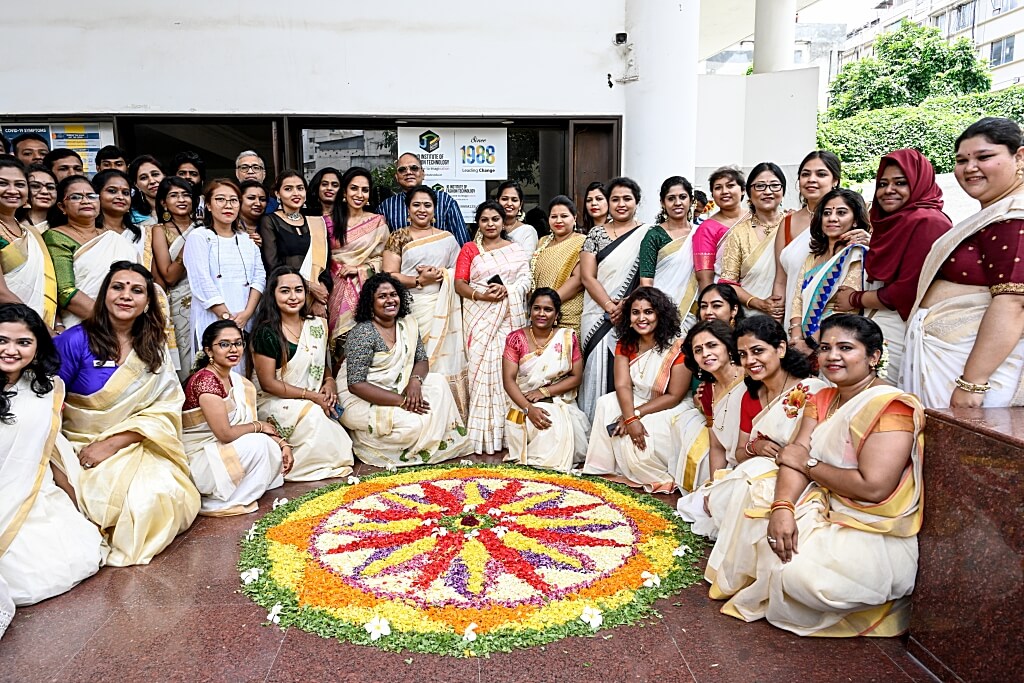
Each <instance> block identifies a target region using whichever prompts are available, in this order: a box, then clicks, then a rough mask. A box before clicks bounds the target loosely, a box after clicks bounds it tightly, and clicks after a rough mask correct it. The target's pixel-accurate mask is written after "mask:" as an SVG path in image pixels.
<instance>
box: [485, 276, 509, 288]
mask: <svg viewBox="0 0 1024 683" xmlns="http://www.w3.org/2000/svg"><path fill="white" fill-rule="evenodd" d="M487 284H489V285H501V286H502V287H504V286H505V283H504V282H502V281H501V276H500V275H495V276H493V277H492V278H491V279H490V280H488V281H487Z"/></svg>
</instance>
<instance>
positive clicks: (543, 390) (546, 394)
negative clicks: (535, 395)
mask: <svg viewBox="0 0 1024 683" xmlns="http://www.w3.org/2000/svg"><path fill="white" fill-rule="evenodd" d="M537 391H539V392H540V393H541V394H543V395H544V398H551V392H550V391H548V388H547V387H541V388H540V389H538V390H537Z"/></svg>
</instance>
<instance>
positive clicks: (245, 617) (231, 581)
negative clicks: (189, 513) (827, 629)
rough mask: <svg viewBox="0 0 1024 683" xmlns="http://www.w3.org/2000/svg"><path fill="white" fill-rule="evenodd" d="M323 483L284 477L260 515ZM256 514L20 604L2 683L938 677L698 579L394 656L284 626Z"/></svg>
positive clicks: (1, 644)
mask: <svg viewBox="0 0 1024 683" xmlns="http://www.w3.org/2000/svg"><path fill="white" fill-rule="evenodd" d="M487 460H492V461H493V460H495V458H488V459H487ZM370 471H373V468H369V467H366V466H360V467H359V468H357V474H365V473H369V472H370ZM319 485H322V484H312V483H310V484H298V483H296V484H287V485H286V486H285V487H284V488H283V489H277V490H275V491H272V492H271V494H270V495H268V496H266V497H265V498H264V499H263V500H262V501H261V502H260V511H261V512H266V511H267V510H269V509H270V505H271V502H272V501H273V499H274V498H275V497H288V498H292V497H294V496H297V495H301V494H302V493H304V492H305V491H308V490H310V489H313V488H316V487H317V486H319ZM666 502H670V501H669V500H667V501H666ZM256 517H257V516H256V515H245V516H241V517H233V518H225V519H211V518H200V519H199V520H197V521H196V523H195V524H194V525H193V526H192V528H191V529H189V530H188V531H187V532H186V533H184V534H182V535H181V536H179V537H178V538H177V539H175V541H174V543H173V544H172V545H171V546H170V547H169V548H168V549H167V550H165V551H164V552H163V553H162V554H161V555H159V556H158V557H157V558H156V559H155V560H154V561H153V562H152V564H150V565H148V566H145V567H128V568H109V567H108V568H104V569H102V570H101V571H100V572H99V573H98V574H97V575H96V576H94V577H92V578H91V579H88V580H87V581H85V582H84V583H82V584H81V585H80V586H78V587H77V588H75V589H74V590H72V591H71V592H70V593H67V594H65V595H61V596H58V597H56V598H53V599H51V600H47V601H45V602H43V603H41V604H39V605H34V606H32V607H26V608H23V609H19V610H18V613H17V615H16V616H15V618H14V622H13V623H12V624H11V626H10V628H9V629H8V631H7V634H6V635H5V636H4V638H3V640H0V681H5V682H6V681H12V682H13V681H17V682H19V683H22V682H27V681H89V682H93V681H117V682H119V683H128V682H133V681H188V682H190V683H191V682H199V681H346V682H352V683H356V682H358V683H362V682H367V683H369V682H375V681H381V682H385V681H386V682H388V683H402V682H405V681H409V682H417V683H419V682H421V681H423V682H428V681H429V682H430V683H461V682H463V681H466V682H469V681H480V682H485V681H494V682H495V683H497V682H499V681H510V682H511V681H515V682H517V683H525V682H534V681H536V682H540V681H558V682H566V683H568V682H571V681H588V682H589V681H604V682H607V683H611V682H614V681H657V682H658V683H674V682H675V681H722V682H726V683H743V682H746V681H750V682H755V681H756V682H759V683H769V682H771V681H786V682H789V681H802V682H809V681H853V682H855V683H859V682H862V681H863V682H867V681H885V682H888V681H928V680H931V678H930V677H929V676H928V674H927V673H926V672H925V671H924V670H923V669H921V668H919V667H918V665H917V664H916V663H915V661H914V660H913V659H911V658H910V657H909V656H908V655H907V654H906V650H905V648H904V645H903V643H902V642H901V641H900V640H896V639H869V638H859V639H850V640H825V639H815V638H798V637H796V636H793V635H791V634H789V633H786V632H784V631H780V630H778V629H776V628H773V627H771V626H769V625H767V624H765V623H763V622H761V623H754V624H745V623H742V622H740V621H737V620H735V619H732V618H730V617H726V616H723V615H721V614H719V612H718V610H717V607H716V604H715V603H714V602H713V601H710V600H709V599H708V597H707V589H706V587H705V586H703V585H696V586H693V587H691V588H689V589H687V590H686V591H684V592H683V593H682V594H680V595H678V596H676V597H675V598H673V599H669V600H663V601H661V602H660V603H658V604H657V607H658V610H659V612H660V613H661V618H650V619H648V620H646V621H645V622H643V623H641V624H638V625H636V626H631V627H619V628H615V629H611V630H607V631H600V632H599V633H598V634H597V635H596V636H595V637H592V638H571V639H566V640H561V641H558V642H555V643H552V644H550V645H548V646H546V647H541V648H534V649H530V650H520V651H517V652H514V653H509V654H495V655H491V656H490V657H488V658H478V659H451V658H442V657H435V656H430V655H421V654H409V653H390V652H383V651H380V650H377V649H375V648H370V647H360V646H355V645H347V644H341V643H338V642H335V641H330V640H325V639H322V638H319V637H317V636H313V635H310V634H308V633H304V632H302V631H298V630H295V629H289V630H287V631H283V630H281V629H280V628H275V627H270V626H268V625H267V623H266V621H265V618H266V610H264V609H262V608H260V607H258V606H256V605H255V604H253V603H251V602H249V600H248V599H247V598H246V597H245V596H243V595H241V594H240V593H238V592H237V591H238V586H239V580H238V572H237V570H236V568H235V563H236V562H237V560H238V547H237V541H238V539H239V538H240V537H241V535H242V534H243V533H244V532H245V530H246V529H248V527H249V525H250V524H252V522H253V521H254V520H255V519H256Z"/></svg>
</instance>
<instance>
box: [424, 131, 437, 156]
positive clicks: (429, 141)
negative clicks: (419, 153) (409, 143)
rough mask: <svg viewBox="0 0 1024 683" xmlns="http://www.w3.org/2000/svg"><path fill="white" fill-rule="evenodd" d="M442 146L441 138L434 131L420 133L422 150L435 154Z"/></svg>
mask: <svg viewBox="0 0 1024 683" xmlns="http://www.w3.org/2000/svg"><path fill="white" fill-rule="evenodd" d="M440 146H441V136H440V135H438V134H437V133H435V132H434V131H432V130H425V131H423V132H422V133H420V149H422V150H423V151H424V152H426V153H428V154H429V153H430V152H434V151H436V150H437V148H438V147H440Z"/></svg>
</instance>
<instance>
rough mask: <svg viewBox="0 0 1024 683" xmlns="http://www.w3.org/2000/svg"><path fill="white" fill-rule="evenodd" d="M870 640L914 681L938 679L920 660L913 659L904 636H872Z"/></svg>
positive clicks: (930, 682)
mask: <svg viewBox="0 0 1024 683" xmlns="http://www.w3.org/2000/svg"><path fill="white" fill-rule="evenodd" d="M871 642H872V643H873V644H874V645H875V647H877V648H878V649H879V650H881V651H882V653H883V654H884V655H885V656H886V657H888V658H889V659H891V660H892V661H893V663H894V664H895V665H896V666H898V667H899V668H900V669H902V670H903V673H905V674H906V675H907V676H908V677H909V678H910V679H911V680H912V681H915V683H934V681H937V680H938V679H936V678H935V676H933V675H932V674H931V673H930V672H928V671H926V670H925V669H924V668H923V667H922V666H921V664H920V662H918V661H917V660H916V659H914V657H913V656H912V655H911V654H910V653H909V652H908V651H907V637H906V636H903V637H900V638H872V639H871Z"/></svg>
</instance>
